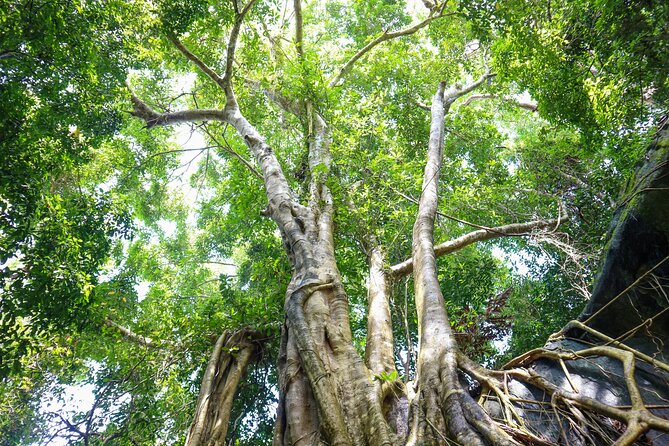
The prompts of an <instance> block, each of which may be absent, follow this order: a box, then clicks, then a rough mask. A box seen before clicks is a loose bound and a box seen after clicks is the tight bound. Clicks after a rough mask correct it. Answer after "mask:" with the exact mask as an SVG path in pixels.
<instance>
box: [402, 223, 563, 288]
mask: <svg viewBox="0 0 669 446" xmlns="http://www.w3.org/2000/svg"><path fill="white" fill-rule="evenodd" d="M564 220H565V219H564V217H563V218H556V219H551V220H534V221H529V222H526V223H513V224H509V225H503V226H497V227H495V228H489V229H479V230H478V231H472V232H470V233H468V234H465V235H463V236H460V237H458V238H455V239H453V240H449V241H447V242H444V243H440V244H439V245H437V246H435V247H434V254H435V256H437V257H440V256H443V255H445V254H450V253H452V252H455V251H458V250H460V249H462V248H464V247H465V246H469V245H471V244H474V243H477V242H482V241H485V240H491V239H494V238H500V237H510V236H524V235H530V233H531V231H534V230H537V229H548V228H556V227H557V226H559V225H560V223H562V222H563V221H564ZM412 271H413V260H412V259H407V260H405V261H403V262H401V263H398V264H396V265H393V266H391V267H390V275H391V276H393V277H403V276H406V275H407V274H410V273H411V272H412Z"/></svg>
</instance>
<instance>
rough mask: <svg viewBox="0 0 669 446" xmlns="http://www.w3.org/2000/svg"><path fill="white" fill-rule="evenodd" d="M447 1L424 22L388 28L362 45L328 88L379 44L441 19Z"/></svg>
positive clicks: (333, 85)
mask: <svg viewBox="0 0 669 446" xmlns="http://www.w3.org/2000/svg"><path fill="white" fill-rule="evenodd" d="M446 3H447V2H444V4H443V5H442V6H441V8H434V9H432V10H431V11H432V12H431V13H430V15H429V16H428V18H426V19H425V20H423V21H422V22H419V23H416V24H415V25H413V26H410V27H407V28H404V29H401V30H399V31H394V32H388V30H385V31H384V32H383V33H381V35H379V36H378V37H377V38H375V39H374V40H372V41H371V42H369V43H368V44H367V45H365V46H364V47H362V48H361V49H360V50H359V51H358V52H357V53H355V54H354V55H353V57H351V58H350V59H349V60H348V61H347V62H346V63H345V64H344V65H342V67H341V68H340V69H339V71H338V72H337V74H336V76H335V77H334V78H332V80H330V83H329V84H328V88H333V87H336V86H337V85H339V83H340V82H341V80H342V78H343V77H344V76H346V75H347V74H348V72H349V71H351V69H352V68H353V65H354V64H355V63H356V62H357V61H358V60H359V59H360V58H361V57H363V56H364V55H365V54H367V53H369V52H370V51H371V50H373V49H374V48H375V47H376V46H377V45H379V44H381V43H383V42H386V41H388V40H392V39H396V38H398V37H403V36H408V35H411V34H414V33H416V32H417V31H420V30H421V29H423V28H425V27H426V26H427V25H429V24H430V22H432V21H434V20H436V19H439V18H441V17H444V16H446V15H447V14H444V9H445V8H444V7H445V6H446ZM435 11H437V14H436V15H435Z"/></svg>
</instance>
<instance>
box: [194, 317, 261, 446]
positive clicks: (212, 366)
mask: <svg viewBox="0 0 669 446" xmlns="http://www.w3.org/2000/svg"><path fill="white" fill-rule="evenodd" d="M259 338H260V335H259V333H257V332H255V331H253V330H250V329H243V330H239V331H237V332H234V333H229V332H225V333H223V334H222V335H221V336H220V337H219V338H218V340H217V341H216V344H215V345H214V350H213V352H212V354H211V357H210V358H209V363H208V364H207V368H206V369H205V372H204V376H203V377H202V384H201V387H200V396H199V397H198V399H197V404H196V409H195V416H194V417H193V423H192V424H191V427H190V429H189V431H188V436H187V437H186V446H223V445H225V437H226V435H227V433H228V423H229V421H230V410H231V408H232V399H233V397H234V396H235V393H236V392H237V387H238V386H239V383H240V381H241V380H242V378H243V377H244V374H245V372H246V367H247V366H248V365H249V364H250V363H251V362H253V361H254V360H255V359H256V358H257V355H258V353H259V352H260V347H261V345H260V342H259Z"/></svg>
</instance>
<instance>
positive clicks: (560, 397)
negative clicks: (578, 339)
mask: <svg viewBox="0 0 669 446" xmlns="http://www.w3.org/2000/svg"><path fill="white" fill-rule="evenodd" d="M582 325H583V324H581V323H580V322H573V323H571V324H570V325H569V326H568V327H574V326H578V327H579V328H582V327H581V326H582ZM584 329H587V330H586V331H587V332H588V333H590V334H592V335H594V336H596V337H598V338H600V339H601V340H602V341H604V342H607V343H608V344H611V345H599V346H593V347H589V348H585V349H582V350H579V351H559V350H548V349H543V348H542V349H536V350H532V351H531V352H528V353H526V354H524V355H522V356H521V357H519V358H517V359H515V360H513V361H512V362H511V363H509V364H507V366H505V370H501V371H494V370H489V369H485V368H483V367H481V366H480V365H478V364H476V363H475V362H474V361H472V360H471V359H469V358H468V357H467V356H465V355H464V354H459V355H458V366H459V367H460V369H461V370H463V371H464V372H466V373H467V374H468V375H470V376H471V377H472V378H474V379H476V380H477V381H478V382H479V383H481V385H482V386H483V392H482V395H481V399H480V401H479V403H480V404H482V405H484V406H488V407H494V408H496V409H497V410H498V412H499V413H500V414H501V415H500V416H501V417H502V418H501V419H500V421H501V422H503V423H504V424H505V425H506V426H504V427H502V429H503V430H504V431H505V432H507V433H508V434H509V435H510V436H511V437H513V438H514V439H515V440H517V441H519V442H521V443H526V444H539V445H556V444H583V445H587V444H614V445H615V446H622V445H625V446H627V445H632V444H640V443H639V442H640V441H642V439H643V436H644V434H646V433H647V432H648V431H649V430H657V431H661V432H669V420H666V419H664V418H662V417H659V416H657V415H655V414H653V413H652V412H651V410H650V408H654V407H655V406H647V405H646V403H645V402H644V400H643V398H642V394H641V391H640V389H639V385H638V383H637V378H636V375H635V371H636V364H637V361H643V362H646V363H648V364H650V365H652V366H653V367H655V368H656V370H658V372H659V371H667V370H668V368H667V367H668V366H667V364H666V363H664V362H661V361H659V360H658V359H656V358H652V357H650V356H648V355H645V354H643V353H641V352H639V351H637V350H635V349H633V348H631V347H629V346H627V345H624V344H620V343H619V342H616V341H614V340H613V339H610V338H608V337H607V336H606V335H603V334H602V333H599V332H597V331H595V330H593V329H592V328H589V327H585V328H584ZM589 357H607V358H611V359H614V360H617V361H619V362H620V363H621V364H622V370H623V376H622V377H623V379H624V383H625V387H626V390H627V395H628V397H629V401H630V405H629V406H627V407H620V406H611V405H608V404H606V403H604V402H602V401H600V400H598V399H595V398H591V397H589V396H586V395H585V394H584V393H582V392H581V391H580V390H579V388H578V386H577V384H576V382H575V380H574V379H573V377H572V376H571V373H570V372H569V370H568V368H567V364H568V363H569V362H570V361H577V360H583V359H585V358H589ZM541 359H544V360H551V361H555V362H557V363H558V364H559V365H560V367H561V368H562V370H563V373H564V378H565V383H566V384H564V385H566V386H567V387H568V388H564V387H560V386H558V385H556V384H555V383H553V382H551V381H550V380H548V379H547V378H546V377H544V376H542V375H540V374H539V373H537V372H536V371H535V370H533V368H532V367H528V366H531V365H532V364H533V363H535V362H536V361H537V360H541ZM509 379H513V380H516V381H520V382H524V383H526V384H529V385H530V386H532V387H533V388H536V389H539V390H541V391H543V392H544V393H545V395H546V396H548V397H550V400H549V401H546V400H545V399H544V400H526V399H525V400H522V399H519V398H516V397H514V396H512V395H511V394H510V393H509V391H508V384H507V382H508V380H509ZM581 390H582V389H581ZM519 411H522V412H531V411H539V412H540V413H541V414H542V415H541V416H542V418H544V419H547V420H553V422H554V424H555V425H557V427H558V428H559V430H560V432H559V438H558V439H555V438H548V437H546V436H545V435H543V433H540V432H532V430H531V428H530V427H529V426H527V424H526V422H525V421H523V419H524V417H523V416H522V415H521V414H520V413H519Z"/></svg>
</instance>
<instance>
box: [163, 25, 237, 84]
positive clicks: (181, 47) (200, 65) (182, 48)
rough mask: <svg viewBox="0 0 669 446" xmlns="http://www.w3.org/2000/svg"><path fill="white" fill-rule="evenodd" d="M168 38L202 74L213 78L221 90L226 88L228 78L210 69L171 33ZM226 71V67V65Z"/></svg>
mask: <svg viewBox="0 0 669 446" xmlns="http://www.w3.org/2000/svg"><path fill="white" fill-rule="evenodd" d="M167 38H168V40H169V41H170V42H172V43H173V44H174V46H175V47H177V49H178V50H179V52H180V53H181V54H183V55H184V56H186V59H188V60H190V61H191V62H193V63H194V64H195V65H196V66H197V67H198V68H199V69H200V70H202V72H203V73H204V74H206V75H207V76H209V78H210V79H211V80H213V81H214V82H215V83H216V84H217V85H218V86H219V87H221V89H223V91H225V90H226V88H227V82H229V79H225V78H223V77H221V76H219V75H218V73H216V72H215V71H214V70H212V69H211V68H210V67H209V66H208V65H207V64H206V63H204V62H203V61H202V59H200V58H199V57H197V56H196V55H195V54H193V53H192V52H191V51H190V50H189V49H188V48H186V46H184V44H183V43H181V41H180V40H179V39H178V38H177V37H176V36H175V35H173V34H170V35H168V36H167ZM226 71H227V67H226Z"/></svg>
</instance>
